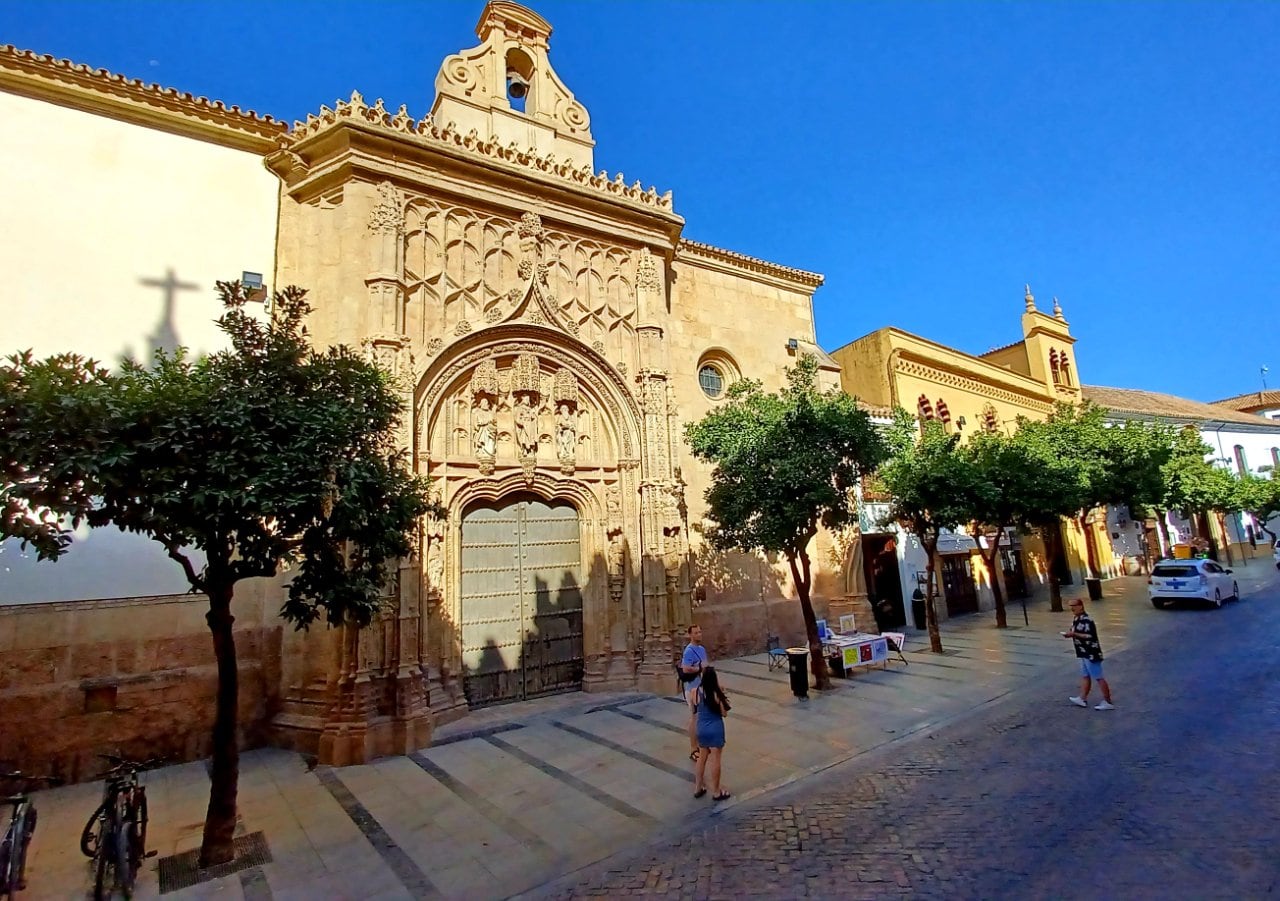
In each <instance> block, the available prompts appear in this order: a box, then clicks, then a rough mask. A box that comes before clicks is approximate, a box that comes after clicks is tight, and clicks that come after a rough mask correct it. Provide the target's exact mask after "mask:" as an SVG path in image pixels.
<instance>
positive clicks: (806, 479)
mask: <svg viewBox="0 0 1280 901" xmlns="http://www.w3.org/2000/svg"><path fill="white" fill-rule="evenodd" d="M787 381H788V384H787V387H785V388H784V389H783V390H782V391H780V392H778V393H776V394H766V393H764V391H763V390H762V389H761V386H760V384H759V383H758V382H739V383H738V384H736V385H734V386H733V388H731V389H730V392H729V395H728V397H727V399H726V402H725V403H724V404H723V405H721V406H720V407H719V408H718V409H716V410H714V411H712V412H711V413H709V414H707V416H706V417H704V418H703V419H702V420H701V421H700V422H697V423H692V424H690V425H688V426H686V428H685V440H686V441H687V442H688V444H689V446H690V448H691V449H692V450H693V453H694V455H695V456H696V457H698V459H700V460H704V461H706V462H708V463H712V464H714V466H715V469H714V471H713V473H712V483H711V487H710V488H709V489H708V491H707V496H706V499H707V505H708V512H709V514H710V516H711V518H713V519H714V520H715V522H716V526H715V528H714V529H712V530H711V532H710V533H709V535H708V538H709V540H710V541H711V542H712V543H713V544H714V545H715V546H716V547H719V548H722V549H726V548H740V549H742V550H747V551H754V550H763V551H772V552H778V553H783V554H786V555H788V556H789V557H790V558H792V559H795V558H797V557H798V556H799V554H800V553H801V552H802V551H803V550H804V548H805V547H806V546H807V544H808V543H809V540H810V539H812V537H813V536H814V535H815V534H816V532H817V529H818V525H819V524H822V525H825V526H827V527H828V528H831V529H838V528H840V527H841V526H843V525H844V524H845V523H847V522H849V521H850V520H851V519H852V518H853V516H854V506H853V500H852V499H853V497H854V491H855V489H856V487H857V484H858V482H859V480H860V479H861V477H862V476H863V475H865V474H868V473H870V472H873V471H874V470H875V468H876V467H877V466H878V465H879V464H880V462H881V461H882V460H884V459H885V457H886V456H887V453H888V448H887V446H886V444H885V442H884V439H883V438H882V437H881V436H880V434H879V433H878V432H877V430H876V428H875V426H874V425H873V424H872V422H871V419H870V417H869V416H868V415H867V413H866V412H865V411H864V410H862V409H860V408H859V407H858V405H857V402H856V401H855V400H854V399H853V398H851V397H849V396H848V395H846V394H843V393H841V392H838V391H832V392H820V391H819V390H818V389H817V363H816V362H815V361H814V360H813V358H812V357H809V356H804V357H801V358H800V360H799V361H798V362H797V364H796V366H795V367H794V368H792V369H789V370H788V371H787Z"/></svg>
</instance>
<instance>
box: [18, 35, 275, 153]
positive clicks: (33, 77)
mask: <svg viewBox="0 0 1280 901" xmlns="http://www.w3.org/2000/svg"><path fill="white" fill-rule="evenodd" d="M0 89H3V90H6V91H9V92H11V93H14V94H20V95H22V96H25V97H31V98H33V99H36V100H45V101H48V102H50V103H56V104H58V105H60V106H66V107H70V108H72V109H79V110H84V111H86V112H91V113H97V114H99V115H103V116H108V117H110V118H112V119H118V120H120V121H122V122H129V123H132V124H135V125H144V126H147V127H149V128H156V129H159V130H161V131H167V132H170V133H173V134H178V135H183V136H186V137H193V138H198V139H200V140H203V141H209V142H210V143H213V144H220V145H222V146H224V147H232V148H234V149H236V150H246V151H250V152H253V153H262V154H266V153H269V152H270V151H271V150H272V149H274V148H275V146H276V142H277V140H278V139H279V137H280V136H281V135H283V134H284V133H285V130H286V125H285V124H284V123H283V122H280V121H278V120H276V119H273V118H272V117H271V116H259V115H258V114H257V113H255V112H252V111H242V110H241V109H240V107H238V106H232V107H227V106H226V105H225V104H223V103H222V101H220V100H209V99H208V98H205V97H194V96H192V95H191V94H188V93H186V92H183V91H178V90H176V89H174V88H166V87H162V86H161V85H158V84H147V83H145V82H143V81H142V80H140V79H136V78H127V77H125V76H123V75H117V74H115V73H113V72H108V71H107V70H106V69H93V68H91V67H89V66H86V65H83V64H80V63H74V62H72V61H70V60H66V59H55V58H54V57H52V56H48V55H41V54H38V53H33V52H32V51H30V50H20V49H18V48H16V47H14V46H13V45H11V44H5V45H0Z"/></svg>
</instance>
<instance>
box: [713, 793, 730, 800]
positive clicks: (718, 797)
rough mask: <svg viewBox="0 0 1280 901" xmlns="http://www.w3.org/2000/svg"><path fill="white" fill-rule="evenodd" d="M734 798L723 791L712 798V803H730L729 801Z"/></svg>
mask: <svg viewBox="0 0 1280 901" xmlns="http://www.w3.org/2000/svg"><path fill="white" fill-rule="evenodd" d="M732 797H733V795H731V794H729V793H728V792H726V791H722V792H720V794H718V795H712V796H711V800H712V801H728V800H729V799H730V798H732Z"/></svg>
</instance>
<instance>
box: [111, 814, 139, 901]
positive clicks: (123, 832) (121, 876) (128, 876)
mask: <svg viewBox="0 0 1280 901" xmlns="http://www.w3.org/2000/svg"><path fill="white" fill-rule="evenodd" d="M137 837H138V827H137V825H136V824H135V823H134V822H133V821H132V820H125V821H124V822H123V823H121V824H120V828H119V829H117V830H116V882H117V883H118V884H119V886H120V891H121V892H123V893H124V896H125V897H126V898H132V897H133V883H134V880H135V879H136V878H137V876H138V861H137V858H135V857H134V856H133V850H134V849H133V846H134V842H135V841H136V839H137Z"/></svg>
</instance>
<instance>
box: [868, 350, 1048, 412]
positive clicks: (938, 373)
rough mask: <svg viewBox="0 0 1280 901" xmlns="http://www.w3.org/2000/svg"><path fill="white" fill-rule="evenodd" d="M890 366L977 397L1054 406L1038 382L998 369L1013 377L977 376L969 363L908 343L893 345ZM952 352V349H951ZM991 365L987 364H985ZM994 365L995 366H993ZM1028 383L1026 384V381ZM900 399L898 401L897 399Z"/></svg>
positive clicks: (1043, 409) (1044, 409)
mask: <svg viewBox="0 0 1280 901" xmlns="http://www.w3.org/2000/svg"><path fill="white" fill-rule="evenodd" d="M895 351H896V353H895V355H894V359H893V370H894V372H895V373H897V372H902V373H906V374H910V375H915V376H918V377H923V378H928V379H931V380H932V381H935V382H938V383H940V384H944V385H950V386H951V387H953V388H959V389H961V390H963V391H968V392H970V393H972V394H976V395H978V396H980V397H990V398H994V399H996V400H1003V401H1005V402H1007V403H1012V404H1018V405H1021V406H1025V407H1029V408H1031V409H1033V410H1037V411H1039V412H1041V413H1045V414H1048V413H1049V412H1050V411H1051V410H1052V409H1053V404H1054V398H1053V397H1051V396H1049V394H1048V393H1047V392H1046V391H1045V390H1044V387H1043V386H1042V385H1040V383H1039V382H1036V381H1034V380H1030V379H1026V380H1024V379H1023V377H1020V376H1018V375H1017V374H1016V373H1010V372H1008V370H1000V371H1001V372H1002V373H1004V374H1005V375H1013V376H1014V378H1013V379H1009V378H1002V377H999V376H997V377H990V376H979V375H978V374H977V373H973V372H971V371H967V370H968V369H969V367H964V366H952V365H948V364H947V361H946V360H939V359H937V358H931V357H928V356H926V355H924V354H922V353H920V352H919V351H918V350H915V351H913V350H912V349H911V348H907V347H897V348H895ZM953 353H954V351H953ZM987 365H990V364H987ZM992 368H995V367H992ZM1027 383H1029V384H1027ZM900 402H901V401H900Z"/></svg>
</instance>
